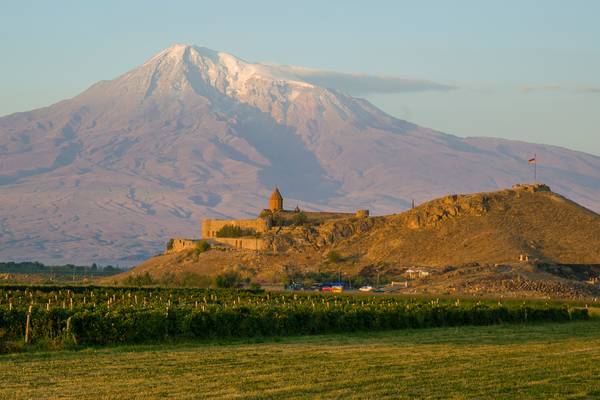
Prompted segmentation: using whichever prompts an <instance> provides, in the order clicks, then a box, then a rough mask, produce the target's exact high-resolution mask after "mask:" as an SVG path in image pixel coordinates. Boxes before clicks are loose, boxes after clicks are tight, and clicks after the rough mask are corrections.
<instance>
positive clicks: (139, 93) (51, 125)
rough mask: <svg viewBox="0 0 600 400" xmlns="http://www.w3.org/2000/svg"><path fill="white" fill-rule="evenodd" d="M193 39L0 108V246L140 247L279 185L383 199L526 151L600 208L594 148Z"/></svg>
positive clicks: (258, 200)
mask: <svg viewBox="0 0 600 400" xmlns="http://www.w3.org/2000/svg"><path fill="white" fill-rule="evenodd" d="M198 49H199V47H197V46H189V45H176V46H172V47H170V48H169V49H166V50H164V51H163V52H161V53H158V54H157V55H155V56H154V57H151V58H150V59H148V60H147V61H146V62H145V63H144V64H142V65H141V66H139V67H137V68H134V69H132V70H130V71H128V72H126V73H124V74H122V75H120V76H119V77H117V78H115V79H113V80H109V81H103V82H101V83H97V84H95V85H92V86H91V87H90V88H88V89H87V90H85V91H84V92H82V93H81V94H79V95H77V96H75V97H73V98H72V99H69V100H64V101H61V102H58V103H55V104H53V105H51V106H48V107H45V108H41V109H37V110H33V111H30V112H23V113H16V114H11V115H9V116H5V117H2V118H0V156H1V157H0V200H1V203H0V204H2V205H1V206H0V211H1V215H2V216H3V217H1V218H0V257H2V258H7V259H15V260H23V259H30V258H31V257H32V254H34V255H35V256H36V258H38V259H40V260H41V261H52V262H54V261H56V260H64V261H77V262H78V263H81V262H83V261H89V262H92V261H97V262H98V261H100V262H102V261H105V262H109V261H112V262H114V261H115V260H119V259H143V258H145V257H147V256H148V255H150V254H153V253H155V252H156V251H159V250H160V248H162V244H163V243H164V241H165V240H166V239H167V238H168V237H170V236H176V235H184V236H194V233H195V232H198V231H199V220H200V219H201V218H205V217H217V218H218V217H253V216H255V215H256V213H257V212H258V210H259V209H260V208H261V207H262V203H263V201H264V200H263V199H264V198H265V197H266V196H267V194H268V193H269V191H270V189H271V188H272V187H273V186H276V185H278V186H279V187H280V188H281V189H282V191H283V195H284V196H285V197H286V199H287V200H288V201H289V202H290V203H291V204H293V203H296V204H298V205H300V206H301V207H302V208H305V209H311V210H324V209H334V210H339V211H345V210H355V209H359V208H368V209H370V210H371V211H372V213H374V214H386V213H393V212H396V211H398V210H402V209H406V208H408V207H409V205H410V204H411V201H412V199H415V200H416V201H417V202H422V201H424V200H427V199H430V198H433V197H436V196H439V195H443V194H446V193H453V192H474V191H485V190H493V189H497V188H499V187H506V186H510V185H512V184H514V183H516V182H523V181H527V180H528V177H529V176H530V174H531V169H530V167H529V166H528V165H527V162H526V160H527V159H528V158H529V157H530V156H531V154H533V153H537V154H538V158H539V165H538V172H539V174H540V177H541V178H542V180H544V181H548V182H549V183H551V185H552V186H553V187H555V188H556V190H557V191H560V192H561V193H564V194H566V195H568V196H569V197H572V198H573V199H575V200H576V201H578V202H580V203H582V204H583V205H585V206H587V207H589V208H592V209H595V210H600V200H599V199H600V157H597V156H594V155H589V154H585V153H582V152H576V151H572V150H568V149H563V148H560V147H556V146H546V145H538V144H530V143H518V142H514V141H509V140H503V139H490V138H465V139H463V138H459V137H457V136H452V135H446V134H443V133H440V132H436V131H433V130H431V129H427V128H423V127H419V126H417V125H415V124H412V123H410V122H407V121H403V120H400V119H397V118H394V117H392V116H389V115H388V114H386V113H384V112H383V111H381V110H379V109H378V108H377V107H375V106H374V105H372V104H371V103H369V102H368V101H366V100H363V99H357V98H354V97H351V96H349V95H347V94H344V93H342V92H340V91H337V90H331V89H327V88H324V87H320V86H317V85H314V84H311V83H307V82H302V80H301V79H300V78H299V77H294V76H291V75H290V72H289V67H285V68H284V67H276V66H267V65H264V64H253V63H248V62H245V61H243V60H241V59H239V58H236V57H235V56H232V55H229V54H227V53H219V52H215V51H212V50H210V49H207V48H200V49H204V50H201V51H199V50H198ZM278 68H279V69H278ZM286 68H288V69H286ZM284 78H285V79H284ZM286 79H287V80H286Z"/></svg>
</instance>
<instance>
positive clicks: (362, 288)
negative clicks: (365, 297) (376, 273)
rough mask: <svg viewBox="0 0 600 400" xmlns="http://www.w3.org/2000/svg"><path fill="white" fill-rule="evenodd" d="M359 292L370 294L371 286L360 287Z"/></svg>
mask: <svg viewBox="0 0 600 400" xmlns="http://www.w3.org/2000/svg"><path fill="white" fill-rule="evenodd" d="M358 290H360V291H361V292H370V291H371V290H373V287H372V286H362V287H361V288H360V289H358Z"/></svg>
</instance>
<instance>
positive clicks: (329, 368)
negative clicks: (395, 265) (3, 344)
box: [0, 320, 600, 399]
mask: <svg viewBox="0 0 600 400" xmlns="http://www.w3.org/2000/svg"><path fill="white" fill-rule="evenodd" d="M0 371H1V373H0V398H2V399H4V398H6V399H13V398H17V399H19V398H36V399H41V398H77V399H82V398H106V399H119V398H128V399H131V398H159V397H169V398H228V399H230V398H252V399H254V398H324V399H325V398H326V399H330V398H480V399H483V398H495V399H504V398H510V399H524V398H530V399H542V398H574V399H588V398H600V321H598V320H592V321H587V322H573V323H548V324H535V325H504V326H485V327H461V328H438V329H422V330H402V331H393V332H389V331H388V332H379V333H373V334H365V333H362V334H346V335H323V336H312V337H287V338H283V339H280V340H276V339H265V341H252V342H249V341H243V342H242V341H238V342H222V343H219V342H205V343H179V344H164V345H140V346H122V347H109V348H98V349H94V348H89V349H84V350H78V351H68V350H62V351H55V352H39V351H38V352H28V353H20V354H13V355H3V356H0Z"/></svg>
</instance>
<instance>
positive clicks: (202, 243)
mask: <svg viewBox="0 0 600 400" xmlns="http://www.w3.org/2000/svg"><path fill="white" fill-rule="evenodd" d="M208 250H210V243H208V242H207V241H206V240H199V241H198V243H196V254H200V253H204V252H205V251H208Z"/></svg>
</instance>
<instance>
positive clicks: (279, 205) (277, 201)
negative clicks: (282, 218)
mask: <svg viewBox="0 0 600 400" xmlns="http://www.w3.org/2000/svg"><path fill="white" fill-rule="evenodd" d="M269 209H270V210H271V211H272V212H275V211H281V210H283V197H281V193H279V189H278V188H277V187H275V190H273V193H272V194H271V197H269Z"/></svg>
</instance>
